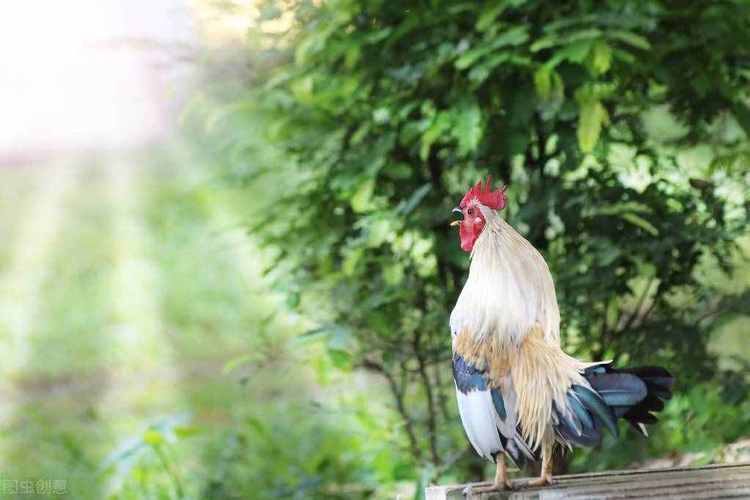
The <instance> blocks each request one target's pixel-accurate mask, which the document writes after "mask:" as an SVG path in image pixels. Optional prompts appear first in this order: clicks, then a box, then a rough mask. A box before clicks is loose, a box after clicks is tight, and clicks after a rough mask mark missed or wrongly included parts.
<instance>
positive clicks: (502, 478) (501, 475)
mask: <svg viewBox="0 0 750 500" xmlns="http://www.w3.org/2000/svg"><path fill="white" fill-rule="evenodd" d="M496 462H497V469H495V482H494V483H492V484H490V485H488V486H467V487H466V488H465V489H464V495H466V496H467V498H471V496H472V495H473V494H475V493H479V494H481V493H488V492H490V491H502V490H510V489H512V488H513V487H512V485H511V484H510V480H509V479H508V466H507V465H505V456H504V455H503V454H502V453H500V454H498V456H497V458H496Z"/></svg>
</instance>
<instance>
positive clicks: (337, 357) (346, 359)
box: [328, 349, 352, 370]
mask: <svg viewBox="0 0 750 500" xmlns="http://www.w3.org/2000/svg"><path fill="white" fill-rule="evenodd" d="M328 357H329V358H330V359H331V362H332V363H333V366H335V367H336V368H338V369H339V370H347V369H349V368H351V366H352V355H351V354H349V353H348V352H346V351H341V350H339V349H328Z"/></svg>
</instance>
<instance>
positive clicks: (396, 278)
mask: <svg viewBox="0 0 750 500" xmlns="http://www.w3.org/2000/svg"><path fill="white" fill-rule="evenodd" d="M403 279H404V266H402V265H401V264H399V263H398V262H394V263H392V264H389V265H388V266H386V267H384V268H383V280H384V281H385V282H386V284H388V285H390V286H396V285H398V284H399V283H401V281H403Z"/></svg>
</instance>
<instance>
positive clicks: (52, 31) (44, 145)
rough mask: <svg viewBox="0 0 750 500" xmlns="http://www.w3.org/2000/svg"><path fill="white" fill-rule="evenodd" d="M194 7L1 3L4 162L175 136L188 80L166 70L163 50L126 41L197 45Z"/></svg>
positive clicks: (158, 1)
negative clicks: (179, 88) (176, 101)
mask: <svg viewBox="0 0 750 500" xmlns="http://www.w3.org/2000/svg"><path fill="white" fill-rule="evenodd" d="M186 3H187V2H186V1H185V0H66V1H56V0H46V1H40V0H4V1H3V2H2V3H0V159H2V156H3V155H7V154H12V153H25V152H34V151H38V150H42V151H45V150H58V149H66V150H69V149H79V148H102V147H104V148H112V147H125V146H130V145H135V144H139V143H142V142H144V141H149V140H151V139H155V138H159V137H160V136H162V135H163V134H165V133H167V132H168V131H169V129H170V124H171V123H172V122H173V119H174V116H173V114H174V113H171V114H170V111H174V108H173V104H172V103H170V99H171V98H172V96H173V95H174V92H175V90H176V89H175V88H174V86H175V85H176V84H178V83H179V82H178V81H177V80H175V78H173V75H172V76H171V77H170V75H169V74H167V73H169V71H165V69H164V68H165V67H166V66H168V64H167V65H165V64H164V63H165V62H166V63H169V62H170V61H164V57H165V54H164V51H163V50H160V49H153V48H151V49H149V48H147V47H144V46H143V45H141V46H140V48H137V47H136V48H134V47H133V46H132V45H131V46H127V47H126V46H123V44H122V43H119V44H118V43H116V42H122V41H123V40H124V39H130V40H133V39H137V40H144V39H145V40H151V41H156V42H161V43H166V44H175V43H182V44H187V45H194V44H195V43H194V42H195V38H194V35H193V33H194V30H193V27H192V21H191V16H190V11H189V8H188V6H186ZM172 73H174V71H173V72H172ZM170 106H172V107H170Z"/></svg>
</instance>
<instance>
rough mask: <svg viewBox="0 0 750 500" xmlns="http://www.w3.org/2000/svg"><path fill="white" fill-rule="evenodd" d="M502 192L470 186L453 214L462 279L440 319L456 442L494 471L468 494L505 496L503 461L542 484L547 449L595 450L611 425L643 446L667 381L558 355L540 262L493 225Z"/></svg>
mask: <svg viewBox="0 0 750 500" xmlns="http://www.w3.org/2000/svg"><path fill="white" fill-rule="evenodd" d="M504 191H505V190H504V189H498V190H496V191H493V190H492V186H491V178H488V179H487V182H486V184H485V185H484V186H482V181H481V180H480V181H479V182H478V183H477V184H476V185H475V186H473V187H472V188H471V189H469V191H468V192H467V193H466V195H465V196H464V197H463V199H462V200H461V203H460V205H459V206H458V207H457V208H455V209H453V210H454V212H458V213H459V214H460V215H461V216H462V219H461V220H456V221H454V222H453V223H452V225H458V226H459V236H460V242H461V249H462V250H464V251H465V252H470V253H471V266H470V268H469V277H468V279H467V281H466V284H465V285H464V287H463V289H462V290H461V294H460V296H459V297H458V301H457V302H456V306H455V307H454V309H453V312H452V313H451V317H450V327H451V334H452V347H453V378H454V381H455V386H456V396H457V398H458V409H459V414H460V416H461V422H462V423H463V427H464V430H465V431H466V435H467V436H468V438H469V441H470V442H471V445H472V446H473V448H474V449H475V450H476V452H477V453H478V454H479V455H480V456H482V457H484V458H486V459H488V460H490V461H492V462H495V463H496V467H497V468H496V473H495V481H494V483H493V484H492V485H490V486H485V487H481V488H475V489H474V490H473V492H485V491H495V490H500V489H509V488H511V486H512V485H511V483H510V481H509V480H508V473H507V466H506V462H505V458H504V455H508V456H509V457H510V458H511V459H512V460H513V462H515V464H516V465H517V466H519V467H522V466H523V465H524V464H526V463H528V462H532V461H537V460H538V459H539V458H540V455H541V461H542V463H541V475H540V476H539V478H538V479H534V480H532V481H530V482H529V485H530V486H543V485H546V484H549V483H550V482H551V481H552V453H553V449H554V447H556V446H562V447H564V448H567V449H570V448H572V447H573V446H595V445H596V444H598V443H599V442H600V441H601V439H602V434H603V430H604V429H606V430H607V431H609V432H611V433H612V434H613V435H615V436H617V435H618V427H617V421H616V420H617V418H623V419H625V420H627V421H628V422H629V423H630V424H631V425H632V426H633V427H634V428H635V429H636V430H637V431H638V432H640V433H642V434H643V435H644V436H647V435H648V434H647V432H646V428H645V426H644V424H651V423H653V422H656V417H655V416H654V415H653V414H652V412H656V411H659V410H661V409H662V408H663V406H664V402H663V401H664V400H666V399H669V398H670V397H671V395H672V392H671V388H672V384H673V381H674V379H673V378H672V376H671V375H670V374H669V372H668V371H667V370H665V369H663V368H658V367H643V368H627V369H615V368H613V367H612V366H611V362H608V361H602V362H594V363H587V362H583V361H579V360H577V359H575V358H573V357H571V356H569V355H567V354H566V353H565V352H563V350H562V349H561V347H560V311H559V309H558V305H557V298H556V296H555V286H554V284H553V281H552V275H551V274H550V271H549V268H548V267H547V263H546V262H545V261H544V258H543V257H542V255H541V254H540V253H539V252H538V251H537V250H536V249H535V248H534V247H533V246H532V245H531V243H529V242H528V241H527V240H526V239H525V238H524V237H523V236H521V235H520V234H519V233H518V232H517V231H516V230H515V229H513V228H512V227H511V226H510V225H509V224H508V223H507V222H505V220H503V219H502V218H500V217H499V215H498V213H497V211H499V210H501V209H503V208H504V207H505V192H504Z"/></svg>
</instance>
